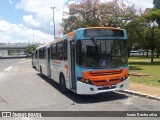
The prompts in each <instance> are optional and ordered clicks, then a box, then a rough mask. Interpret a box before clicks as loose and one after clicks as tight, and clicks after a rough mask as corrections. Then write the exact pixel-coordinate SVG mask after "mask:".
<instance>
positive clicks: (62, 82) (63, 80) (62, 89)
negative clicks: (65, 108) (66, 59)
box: [60, 75, 67, 94]
mask: <svg viewBox="0 0 160 120" xmlns="http://www.w3.org/2000/svg"><path fill="white" fill-rule="evenodd" d="M60 84H61V92H62V93H63V94H64V93H66V92H67V88H66V82H65V78H64V76H63V75H61V77H60Z"/></svg>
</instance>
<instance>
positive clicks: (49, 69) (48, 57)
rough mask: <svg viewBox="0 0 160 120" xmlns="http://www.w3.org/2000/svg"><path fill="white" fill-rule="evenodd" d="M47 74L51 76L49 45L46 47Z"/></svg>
mask: <svg viewBox="0 0 160 120" xmlns="http://www.w3.org/2000/svg"><path fill="white" fill-rule="evenodd" d="M47 52H48V53H47V55H48V56H47V76H48V77H51V54H50V47H49V48H47Z"/></svg>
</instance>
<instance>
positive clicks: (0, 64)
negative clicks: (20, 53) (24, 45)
mask: <svg viewBox="0 0 160 120" xmlns="http://www.w3.org/2000/svg"><path fill="white" fill-rule="evenodd" d="M21 60H22V59H21V58H14V59H12V58H8V59H0V72H2V71H3V70H5V69H6V68H8V67H10V66H14V64H15V63H17V62H19V61H21Z"/></svg>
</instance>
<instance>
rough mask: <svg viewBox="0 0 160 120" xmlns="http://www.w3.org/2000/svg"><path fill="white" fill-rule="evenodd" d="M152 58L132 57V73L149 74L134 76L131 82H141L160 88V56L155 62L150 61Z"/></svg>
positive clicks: (130, 62) (130, 64)
mask: <svg viewBox="0 0 160 120" xmlns="http://www.w3.org/2000/svg"><path fill="white" fill-rule="evenodd" d="M150 61H151V60H150V58H146V57H130V58H129V69H130V73H138V74H147V76H132V75H130V80H131V82H134V83H140V84H145V85H150V86H156V87H159V88H160V58H154V63H152V64H151V63H150Z"/></svg>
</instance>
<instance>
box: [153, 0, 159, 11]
mask: <svg viewBox="0 0 160 120" xmlns="http://www.w3.org/2000/svg"><path fill="white" fill-rule="evenodd" d="M153 4H154V8H157V9H160V0H153Z"/></svg>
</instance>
